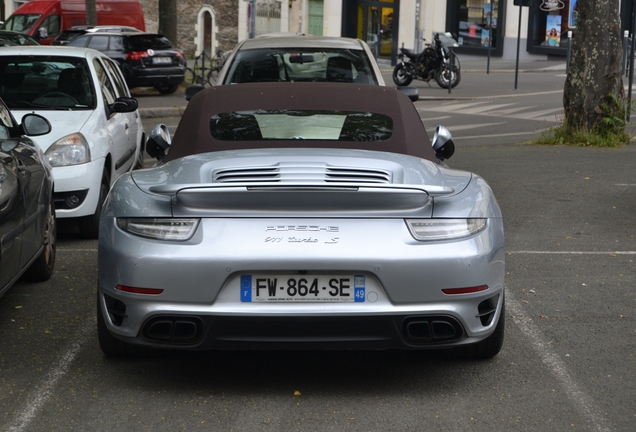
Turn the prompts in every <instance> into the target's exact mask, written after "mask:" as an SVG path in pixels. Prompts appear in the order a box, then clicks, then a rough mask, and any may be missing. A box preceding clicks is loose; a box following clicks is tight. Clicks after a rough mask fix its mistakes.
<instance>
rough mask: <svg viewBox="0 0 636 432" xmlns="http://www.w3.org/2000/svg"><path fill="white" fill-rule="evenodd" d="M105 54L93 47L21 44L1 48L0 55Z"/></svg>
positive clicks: (82, 55) (71, 55) (69, 55)
mask: <svg viewBox="0 0 636 432" xmlns="http://www.w3.org/2000/svg"><path fill="white" fill-rule="evenodd" d="M91 54H92V55H103V54H101V53H100V52H99V51H95V50H94V49H92V48H82V47H67V46H57V45H51V46H48V45H37V46H36V45H29V46H25V45H20V46H15V47H3V48H2V50H0V56H8V55H12V56H13V55H24V56H26V55H37V56H40V55H51V56H68V57H87V56H90V55H91Z"/></svg>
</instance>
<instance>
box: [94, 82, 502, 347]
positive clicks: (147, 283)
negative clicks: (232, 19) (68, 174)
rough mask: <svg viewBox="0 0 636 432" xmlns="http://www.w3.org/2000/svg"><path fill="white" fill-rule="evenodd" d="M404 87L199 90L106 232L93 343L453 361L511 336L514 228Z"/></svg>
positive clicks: (106, 215)
mask: <svg viewBox="0 0 636 432" xmlns="http://www.w3.org/2000/svg"><path fill="white" fill-rule="evenodd" d="M453 148H454V145H453V142H452V138H451V137H450V134H449V133H448V131H447V130H445V129H443V128H438V131H437V133H436V135H435V137H434V138H433V142H432V143H431V141H430V140H429V138H428V136H427V133H426V130H425V129H424V126H423V125H422V121H421V120H420V118H419V115H418V113H417V111H416V109H415V108H414V106H413V103H412V102H411V101H410V100H409V99H408V98H407V97H406V96H405V95H403V94H401V93H400V92H398V91H396V90H395V89H391V88H386V87H379V86H370V85H357V84H338V83H257V84H244V85H237V86H218V87H211V88H208V89H206V90H203V91H201V92H199V93H198V94H196V95H195V96H194V97H193V98H192V100H191V101H190V104H189V106H188V107H187V109H186V110H185V112H184V114H183V117H182V119H181V122H180V124H179V126H178V129H177V131H176V133H175V134H174V139H173V140H171V139H170V136H169V134H168V133H167V129H166V128H165V126H162V125H160V126H158V127H157V128H155V130H154V131H153V133H152V136H151V138H150V139H149V142H148V145H147V150H148V152H149V153H150V154H151V156H153V157H157V158H158V159H159V163H158V164H157V165H156V166H155V167H153V168H150V169H145V170H139V171H133V172H131V173H128V174H125V175H123V176H122V177H121V178H119V180H117V182H116V183H115V184H114V185H113V187H112V189H111V191H110V193H109V196H108V199H107V201H106V203H105V204H104V210H103V212H102V217H101V224H100V230H99V233H100V235H99V290H98V302H97V314H98V326H97V327H98V335H99V342H100V346H101V348H102V350H103V351H104V353H106V354H107V355H112V356H135V355H142V354H145V353H148V352H155V351H157V349H158V348H165V349H186V350H203V349H408V350H424V349H427V350H431V349H435V350H442V349H443V350H446V353H450V354H451V355H453V356H462V357H468V358H488V357H492V356H494V355H496V354H497V353H498V352H499V351H500V349H501V347H502V344H503V337H504V273H505V263H504V230H503V221H502V216H501V212H500V210H499V206H498V204H497V202H496V200H495V197H494V196H493V193H492V191H491V189H490V187H489V186H488V185H487V183H486V182H485V181H484V180H483V179H482V178H481V177H479V176H477V175H475V174H472V173H470V172H464V171H457V170H452V169H449V168H447V167H446V165H445V164H444V163H442V162H441V160H443V159H444V158H448V157H449V156H450V155H451V154H452V152H453Z"/></svg>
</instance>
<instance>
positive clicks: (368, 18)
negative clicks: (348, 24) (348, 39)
mask: <svg viewBox="0 0 636 432" xmlns="http://www.w3.org/2000/svg"><path fill="white" fill-rule="evenodd" d="M393 13H394V10H393V0H380V1H379V2H378V1H366V0H361V1H358V23H357V35H356V37H357V38H358V39H362V40H363V41H365V42H366V43H367V44H369V48H371V51H372V52H373V54H374V55H375V57H387V58H390V57H391V54H392V53H393V46H394V45H395V43H394V40H393V38H394V29H393Z"/></svg>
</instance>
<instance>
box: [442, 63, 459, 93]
mask: <svg viewBox="0 0 636 432" xmlns="http://www.w3.org/2000/svg"><path fill="white" fill-rule="evenodd" d="M461 79H462V76H461V73H460V71H459V68H458V67H457V66H453V67H451V68H448V67H444V68H440V69H438V70H437V71H436V72H435V81H437V85H439V86H440V87H441V88H445V89H447V88H448V86H449V85H450V87H451V88H455V87H457V84H459V81H460V80H461Z"/></svg>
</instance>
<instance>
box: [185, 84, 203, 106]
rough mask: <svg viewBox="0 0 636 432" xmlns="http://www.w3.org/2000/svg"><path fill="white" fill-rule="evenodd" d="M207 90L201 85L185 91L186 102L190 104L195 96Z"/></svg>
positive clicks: (190, 87)
mask: <svg viewBox="0 0 636 432" xmlns="http://www.w3.org/2000/svg"><path fill="white" fill-rule="evenodd" d="M203 89H205V87H203V86H200V85H192V86H189V87H187V88H186V89H185V100H187V101H188V102H190V99H192V98H193V97H194V95H195V94H197V93H199V92H200V91H201V90H203Z"/></svg>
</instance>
